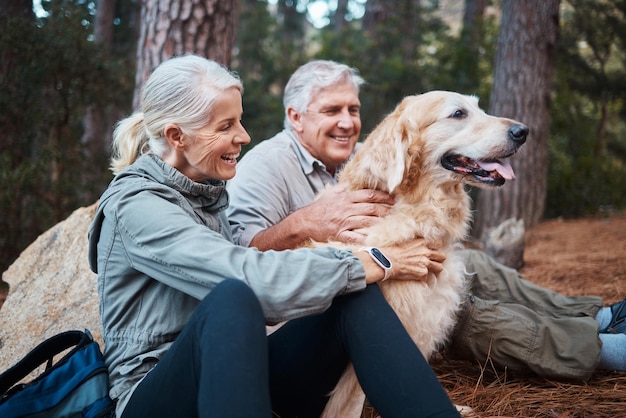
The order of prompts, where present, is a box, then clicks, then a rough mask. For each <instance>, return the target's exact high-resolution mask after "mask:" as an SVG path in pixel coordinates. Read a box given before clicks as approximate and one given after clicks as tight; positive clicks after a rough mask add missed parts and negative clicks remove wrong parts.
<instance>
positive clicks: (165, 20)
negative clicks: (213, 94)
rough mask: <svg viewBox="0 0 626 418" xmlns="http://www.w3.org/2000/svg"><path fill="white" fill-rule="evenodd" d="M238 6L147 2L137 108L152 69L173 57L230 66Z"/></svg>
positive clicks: (230, 1) (214, 1)
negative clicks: (194, 57)
mask: <svg viewBox="0 0 626 418" xmlns="http://www.w3.org/2000/svg"><path fill="white" fill-rule="evenodd" d="M236 6H237V2H236V0H204V1H201V2H198V1H194V0H163V1H158V2H157V1H149V0H144V1H143V2H142V5H141V27H140V31H139V40H138V44H137V73H136V77H135V95H134V99H133V107H134V108H135V109H137V108H138V107H139V102H140V97H141V89H142V87H143V83H144V82H145V81H146V79H147V78H148V76H149V75H150V73H151V72H152V70H153V69H154V68H155V67H156V66H157V65H159V64H160V63H161V62H162V61H164V60H166V59H168V58H170V57H173V56H176V55H184V54H189V53H193V54H197V55H201V56H204V57H207V58H210V59H213V60H215V61H217V62H219V63H221V64H224V65H227V66H229V65H230V59H231V50H232V47H233V45H234V39H235V22H236V14H237V7H236Z"/></svg>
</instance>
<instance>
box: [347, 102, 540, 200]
mask: <svg viewBox="0 0 626 418" xmlns="http://www.w3.org/2000/svg"><path fill="white" fill-rule="evenodd" d="M527 136H528V128H527V127H526V125H524V124H522V123H520V122H517V121H514V120H511V119H506V118H499V117H495V116H490V115H487V114H486V113H485V112H484V111H483V110H481V109H480V108H479V107H478V99H477V98H476V97H473V96H465V95H461V94H458V93H453V92H446V91H432V92H428V93H424V94H421V95H416V96H409V97H406V98H405V99H404V100H403V101H402V102H401V103H400V104H399V105H398V106H397V107H396V109H395V110H394V111H393V112H392V113H390V114H389V115H388V116H387V117H386V118H385V119H384V120H383V121H382V122H381V123H380V124H379V125H378V126H377V127H376V128H375V129H374V131H373V132H372V133H371V134H370V135H369V136H368V138H367V139H366V141H365V143H364V144H363V146H362V148H363V149H362V150H361V151H359V153H360V154H361V155H360V156H359V155H358V154H357V157H359V159H360V160H361V161H360V162H359V163H358V164H359V165H360V166H361V167H369V168H368V171H370V172H369V173H368V174H367V176H366V177H368V180H367V181H366V184H363V185H362V186H366V187H376V188H384V189H386V190H387V191H389V192H391V193H393V192H394V190H396V188H397V187H399V186H400V185H402V184H404V185H405V186H406V187H412V186H410V185H413V186H414V185H415V183H419V182H420V181H421V180H426V181H429V182H435V183H438V184H444V183H449V182H451V181H452V182H457V183H461V182H462V183H467V184H471V185H475V186H481V187H486V186H487V187H488V186H492V187H493V186H501V185H503V184H504V183H505V181H506V180H513V179H514V178H515V174H514V173H513V170H512V168H511V165H510V164H509V163H508V162H507V161H506V160H505V159H506V158H508V157H510V156H511V155H513V154H514V153H515V152H516V151H517V150H518V149H519V148H520V146H521V145H522V144H523V143H524V142H525V141H526V137H527ZM368 148H370V150H369V151H368V152H365V151H366V149H368ZM371 148H374V149H373V150H372V149H371ZM357 157H355V160H356V159H357ZM363 174H364V173H361V175H360V177H363ZM424 176H427V177H428V179H424V178H423V177H424ZM381 186H385V187H381Z"/></svg>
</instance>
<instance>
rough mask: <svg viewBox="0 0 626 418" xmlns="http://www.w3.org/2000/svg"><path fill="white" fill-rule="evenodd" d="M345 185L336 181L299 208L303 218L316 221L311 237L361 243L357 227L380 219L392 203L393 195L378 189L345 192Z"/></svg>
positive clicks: (361, 239) (362, 226)
mask: <svg viewBox="0 0 626 418" xmlns="http://www.w3.org/2000/svg"><path fill="white" fill-rule="evenodd" d="M344 187H345V185H342V184H338V185H336V186H333V187H331V188H328V189H327V190H325V191H324V192H322V193H321V194H320V195H319V196H318V198H317V199H315V201H313V202H312V203H311V204H310V205H308V206H306V207H305V208H302V209H301V210H302V211H303V213H302V215H303V216H305V217H306V218H305V219H308V220H310V221H313V222H314V224H315V225H312V227H314V229H313V230H312V231H311V232H312V233H311V235H310V238H312V239H314V240H316V241H321V242H324V241H327V240H335V241H341V242H345V243H357V244H358V243H361V242H363V239H364V238H365V236H364V235H363V234H362V233H360V232H359V230H360V229H362V228H366V227H368V226H371V225H373V224H375V223H376V222H378V221H380V218H381V217H384V216H385V215H387V213H389V211H390V210H391V207H392V206H393V204H394V203H395V201H394V199H393V197H391V196H390V195H389V194H387V193H385V192H381V191H379V190H371V189H363V190H353V191H345V190H344Z"/></svg>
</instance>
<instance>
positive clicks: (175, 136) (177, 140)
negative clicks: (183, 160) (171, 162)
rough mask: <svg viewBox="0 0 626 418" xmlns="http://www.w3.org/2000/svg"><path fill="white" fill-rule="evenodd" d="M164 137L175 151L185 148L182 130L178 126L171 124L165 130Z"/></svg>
mask: <svg viewBox="0 0 626 418" xmlns="http://www.w3.org/2000/svg"><path fill="white" fill-rule="evenodd" d="M163 135H164V136H165V139H166V140H167V142H168V143H169V144H170V147H172V148H173V149H182V148H184V146H185V141H184V135H183V131H182V129H180V127H179V126H178V125H175V124H173V123H170V124H169V125H167V126H166V127H165V129H163Z"/></svg>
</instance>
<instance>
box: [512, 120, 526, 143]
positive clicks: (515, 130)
mask: <svg viewBox="0 0 626 418" xmlns="http://www.w3.org/2000/svg"><path fill="white" fill-rule="evenodd" d="M527 136H528V126H526V125H524V124H523V123H516V124H515V125H513V126H511V128H509V138H511V140H512V141H514V142H516V143H517V144H518V145H522V144H523V143H524V142H526V137H527Z"/></svg>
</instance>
